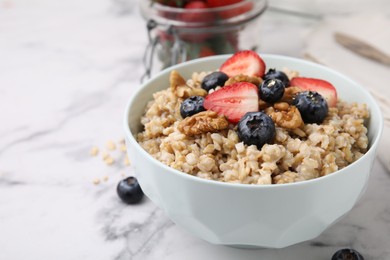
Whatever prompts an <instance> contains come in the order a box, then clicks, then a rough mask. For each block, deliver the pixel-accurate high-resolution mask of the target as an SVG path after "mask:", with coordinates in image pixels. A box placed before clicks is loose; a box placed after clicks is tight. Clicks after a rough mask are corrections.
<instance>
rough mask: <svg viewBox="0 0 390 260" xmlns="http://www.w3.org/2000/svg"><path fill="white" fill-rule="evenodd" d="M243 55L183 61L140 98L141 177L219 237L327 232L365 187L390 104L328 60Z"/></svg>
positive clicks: (264, 242) (187, 219) (258, 243)
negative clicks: (383, 108) (327, 64)
mask: <svg viewBox="0 0 390 260" xmlns="http://www.w3.org/2000/svg"><path fill="white" fill-rule="evenodd" d="M238 55H241V54H238ZM232 57H234V55H221V56H215V57H209V58H203V59H198V60H193V61H190V62H185V63H183V64H179V65H176V66H173V67H171V68H169V69H167V70H164V71H162V72H161V73H159V74H157V75H156V76H154V77H153V78H152V79H150V80H149V81H147V82H145V83H144V84H143V85H142V86H141V87H140V88H139V90H138V91H137V92H136V93H135V94H134V95H133V96H132V98H131V100H130V101H129V103H128V106H127V107H126V111H125V117H124V129H125V138H126V144H127V150H128V153H129V157H130V158H131V159H132V162H133V163H132V165H133V169H134V172H135V175H136V176H137V178H138V180H139V183H140V185H141V187H142V190H143V191H144V192H145V194H146V195H147V196H148V197H149V198H150V200H151V201H153V202H154V203H155V204H156V205H157V206H158V207H160V208H161V209H163V210H164V212H165V214H166V215H167V216H168V217H169V218H170V219H171V220H172V221H173V222H174V223H175V224H177V225H178V226H179V227H181V228H183V229H185V230H186V231H188V232H189V233H191V234H193V235H195V236H196V237H199V238H201V239H204V240H206V241H208V242H210V243H213V244H221V245H235V246H245V247H247V246H249V247H269V248H282V247H286V246H289V245H292V244H296V243H299V242H302V241H305V240H309V239H312V238H315V237H317V236H318V235H319V234H321V233H322V232H323V231H324V230H325V229H326V228H327V227H329V226H330V225H331V224H332V223H334V222H335V221H337V220H338V219H340V218H341V217H342V216H343V215H344V214H346V213H347V212H348V211H349V210H351V209H352V207H353V206H354V205H355V204H356V202H357V201H358V199H359V198H360V197H361V196H362V194H363V193H364V191H365V189H366V186H367V182H368V179H369V176H370V173H371V168H372V164H373V161H374V158H375V153H376V149H377V146H378V142H379V138H380V135H381V132H382V125H383V119H382V116H381V111H380V109H379V107H378V105H377V103H376V102H375V100H374V99H373V97H372V96H371V95H370V94H369V92H368V91H367V90H366V89H365V88H363V87H362V86H360V85H359V84H357V83H356V82H354V81H352V80H350V79H349V78H347V77H345V76H344V75H342V74H340V73H338V72H336V71H334V70H331V69H329V68H326V67H324V66H321V65H318V64H315V63H312V62H309V61H305V60H301V59H295V58H291V57H285V56H278V55H260V56H259V55H258V54H255V53H252V52H250V56H249V59H246V58H245V57H239V59H232ZM232 60H233V62H232ZM248 60H249V61H248ZM228 61H229V62H228ZM237 61H239V62H237ZM226 64H227V65H226ZM234 71H240V73H239V74H238V75H232V74H231V73H233V74H234ZM220 72H223V73H224V74H226V75H227V76H226V75H224V74H222V73H220ZM282 72H283V73H282Z"/></svg>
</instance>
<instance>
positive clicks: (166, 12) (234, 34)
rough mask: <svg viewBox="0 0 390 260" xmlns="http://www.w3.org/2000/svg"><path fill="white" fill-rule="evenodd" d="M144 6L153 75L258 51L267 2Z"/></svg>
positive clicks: (158, 1) (148, 68) (186, 0)
mask: <svg viewBox="0 0 390 260" xmlns="http://www.w3.org/2000/svg"><path fill="white" fill-rule="evenodd" d="M140 7H141V13H142V15H143V17H144V18H145V20H146V21H147V26H146V27H147V31H148V36H149V45H148V46H147V48H146V50H145V59H144V63H145V77H150V76H151V75H153V74H154V73H155V72H158V71H160V70H161V69H164V68H167V67H169V66H172V65H175V64H178V63H181V62H184V61H188V60H192V59H196V58H202V57H207V56H212V55H219V54H229V53H235V52H237V51H239V50H243V49H252V50H258V45H259V40H260V39H259V38H260V37H259V36H258V35H259V34H260V31H259V26H257V25H258V23H259V19H258V18H259V16H260V15H261V14H262V13H263V12H264V11H265V9H266V1H265V0H260V1H256V0H227V1H226V0H224V1H222V0H195V1H194V0H149V1H140ZM248 24H251V26H247V25H248ZM249 29H250V30H249ZM253 34H255V35H256V37H253Z"/></svg>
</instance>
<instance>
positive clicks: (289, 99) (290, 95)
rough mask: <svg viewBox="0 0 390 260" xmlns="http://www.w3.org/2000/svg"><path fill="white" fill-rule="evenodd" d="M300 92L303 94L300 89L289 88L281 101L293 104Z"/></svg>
mask: <svg viewBox="0 0 390 260" xmlns="http://www.w3.org/2000/svg"><path fill="white" fill-rule="evenodd" d="M299 92H302V89H301V88H300V87H294V86H291V87H288V88H286V89H285V90H284V94H283V97H282V98H281V100H280V101H281V102H287V103H289V104H291V103H292V102H293V99H294V97H295V95H296V94H298V93H299Z"/></svg>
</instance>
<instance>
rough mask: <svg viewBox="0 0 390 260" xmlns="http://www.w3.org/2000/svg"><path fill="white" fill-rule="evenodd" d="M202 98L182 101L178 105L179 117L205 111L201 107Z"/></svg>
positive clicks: (193, 97) (190, 98)
mask: <svg viewBox="0 0 390 260" xmlns="http://www.w3.org/2000/svg"><path fill="white" fill-rule="evenodd" d="M203 102H204V97H201V96H192V97H189V98H187V99H186V100H184V101H183V102H182V103H181V105H180V115H181V116H182V117H183V118H186V117H188V116H192V115H195V114H197V113H199V112H202V111H205V108H204V107H203Z"/></svg>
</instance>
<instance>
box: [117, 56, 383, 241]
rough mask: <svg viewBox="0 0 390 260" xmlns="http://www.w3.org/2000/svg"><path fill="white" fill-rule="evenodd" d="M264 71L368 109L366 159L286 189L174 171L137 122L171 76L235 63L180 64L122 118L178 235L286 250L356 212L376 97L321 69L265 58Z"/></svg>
mask: <svg viewBox="0 0 390 260" xmlns="http://www.w3.org/2000/svg"><path fill="white" fill-rule="evenodd" d="M261 56H262V58H263V59H264V61H265V62H266V64H267V67H268V68H270V67H275V68H279V69H282V68H284V67H288V68H290V69H293V70H297V71H299V72H300V74H301V75H302V76H308V77H317V78H322V79H326V80H328V81H330V82H332V83H333V84H334V85H335V86H336V88H337V91H338V95H339V97H341V98H342V99H344V100H346V101H357V102H360V103H366V104H368V107H369V110H370V113H371V117H370V120H369V123H368V129H369V131H368V136H369V146H370V149H369V151H368V152H367V153H366V154H365V155H364V156H363V157H361V158H360V159H359V160H357V161H356V162H354V163H352V164H351V165H349V166H348V167H346V168H344V169H342V170H340V171H337V172H335V173H332V174H330V175H327V176H324V177H320V178H317V179H314V180H309V181H304V182H298V183H291V184H281V185H268V186H258V185H247V184H231V183H222V182H217V181H210V180H205V179H201V178H198V177H194V176H191V175H188V174H185V173H182V172H180V171H178V170H175V169H172V168H170V167H168V166H166V165H164V164H163V163H161V162H159V161H158V160H156V159H154V158H153V157H152V156H151V155H149V154H148V153H147V152H146V151H145V150H143V149H142V148H141V146H140V145H139V144H138V143H137V141H136V139H135V137H134V136H135V135H136V134H137V132H139V131H141V129H142V126H141V124H140V117H141V115H142V114H143V113H144V109H145V106H146V103H147V102H148V101H149V100H151V99H152V94H153V93H154V92H156V91H158V90H161V89H165V88H167V87H168V82H169V81H168V79H169V73H170V71H171V70H173V69H176V70H178V71H179V72H180V73H181V75H183V76H184V77H185V78H189V77H190V76H191V74H192V72H195V71H197V72H200V71H211V70H215V69H217V68H219V66H220V65H221V64H222V63H223V62H224V61H225V60H226V59H227V58H228V57H230V55H222V56H215V57H210V58H203V59H198V60H193V61H190V62H187V63H182V64H179V65H176V66H174V67H171V68H169V69H167V70H164V71H162V72H161V73H159V74H158V75H156V76H155V77H154V78H152V79H151V80H149V81H148V82H146V83H145V84H143V85H142V87H141V88H140V89H139V91H138V92H137V93H136V94H135V95H134V96H133V97H132V99H131V100H130V102H129V104H128V106H127V108H126V112H125V118H124V128H125V135H126V143H127V149H128V152H129V156H130V158H131V161H132V163H133V165H134V168H135V173H136V176H137V178H138V180H139V183H140V185H141V187H142V189H143V190H144V192H145V194H146V195H147V196H148V197H149V198H150V199H151V200H152V201H153V202H154V203H155V204H157V205H158V206H159V207H160V208H162V209H163V210H164V211H165V213H166V214H167V215H168V216H169V217H170V218H171V219H172V220H173V221H174V222H175V223H176V224H177V225H178V226H180V227H182V228H183V229H185V230H187V231H188V232H190V233H192V234H193V235H195V236H197V237H199V238H202V239H204V240H206V241H209V242H211V243H214V244H223V245H234V246H256V247H269V248H282V247H286V246H289V245H292V244H295V243H299V242H302V241H305V240H309V239H312V238H315V237H317V236H318V235H319V234H321V232H323V231H324V230H325V229H326V228H327V227H329V226H330V225H331V224H332V223H334V222H335V221H337V220H338V219H339V218H340V217H342V216H343V215H344V214H345V213H347V212H348V211H349V210H351V209H352V207H353V206H354V205H355V203H356V202H357V201H358V199H359V198H360V197H361V195H362V193H363V192H364V191H365V188H366V184H367V180H368V178H369V176H370V171H371V167H372V164H373V161H374V158H375V153H376V149H377V146H378V140H379V138H380V135H381V132H382V125H383V119H382V116H381V111H380V109H379V107H378V105H377V103H376V102H375V100H374V99H373V97H372V96H371V95H370V94H369V93H368V91H367V90H365V89H364V88H363V87H361V86H359V85H358V84H357V83H355V82H353V81H352V80H350V79H349V78H347V77H345V76H343V75H341V74H340V73H338V72H335V71H333V70H331V69H329V68H326V67H323V66H321V65H318V64H315V63H311V62H308V61H305V60H299V59H295V58H289V57H283V56H275V55H261Z"/></svg>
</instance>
